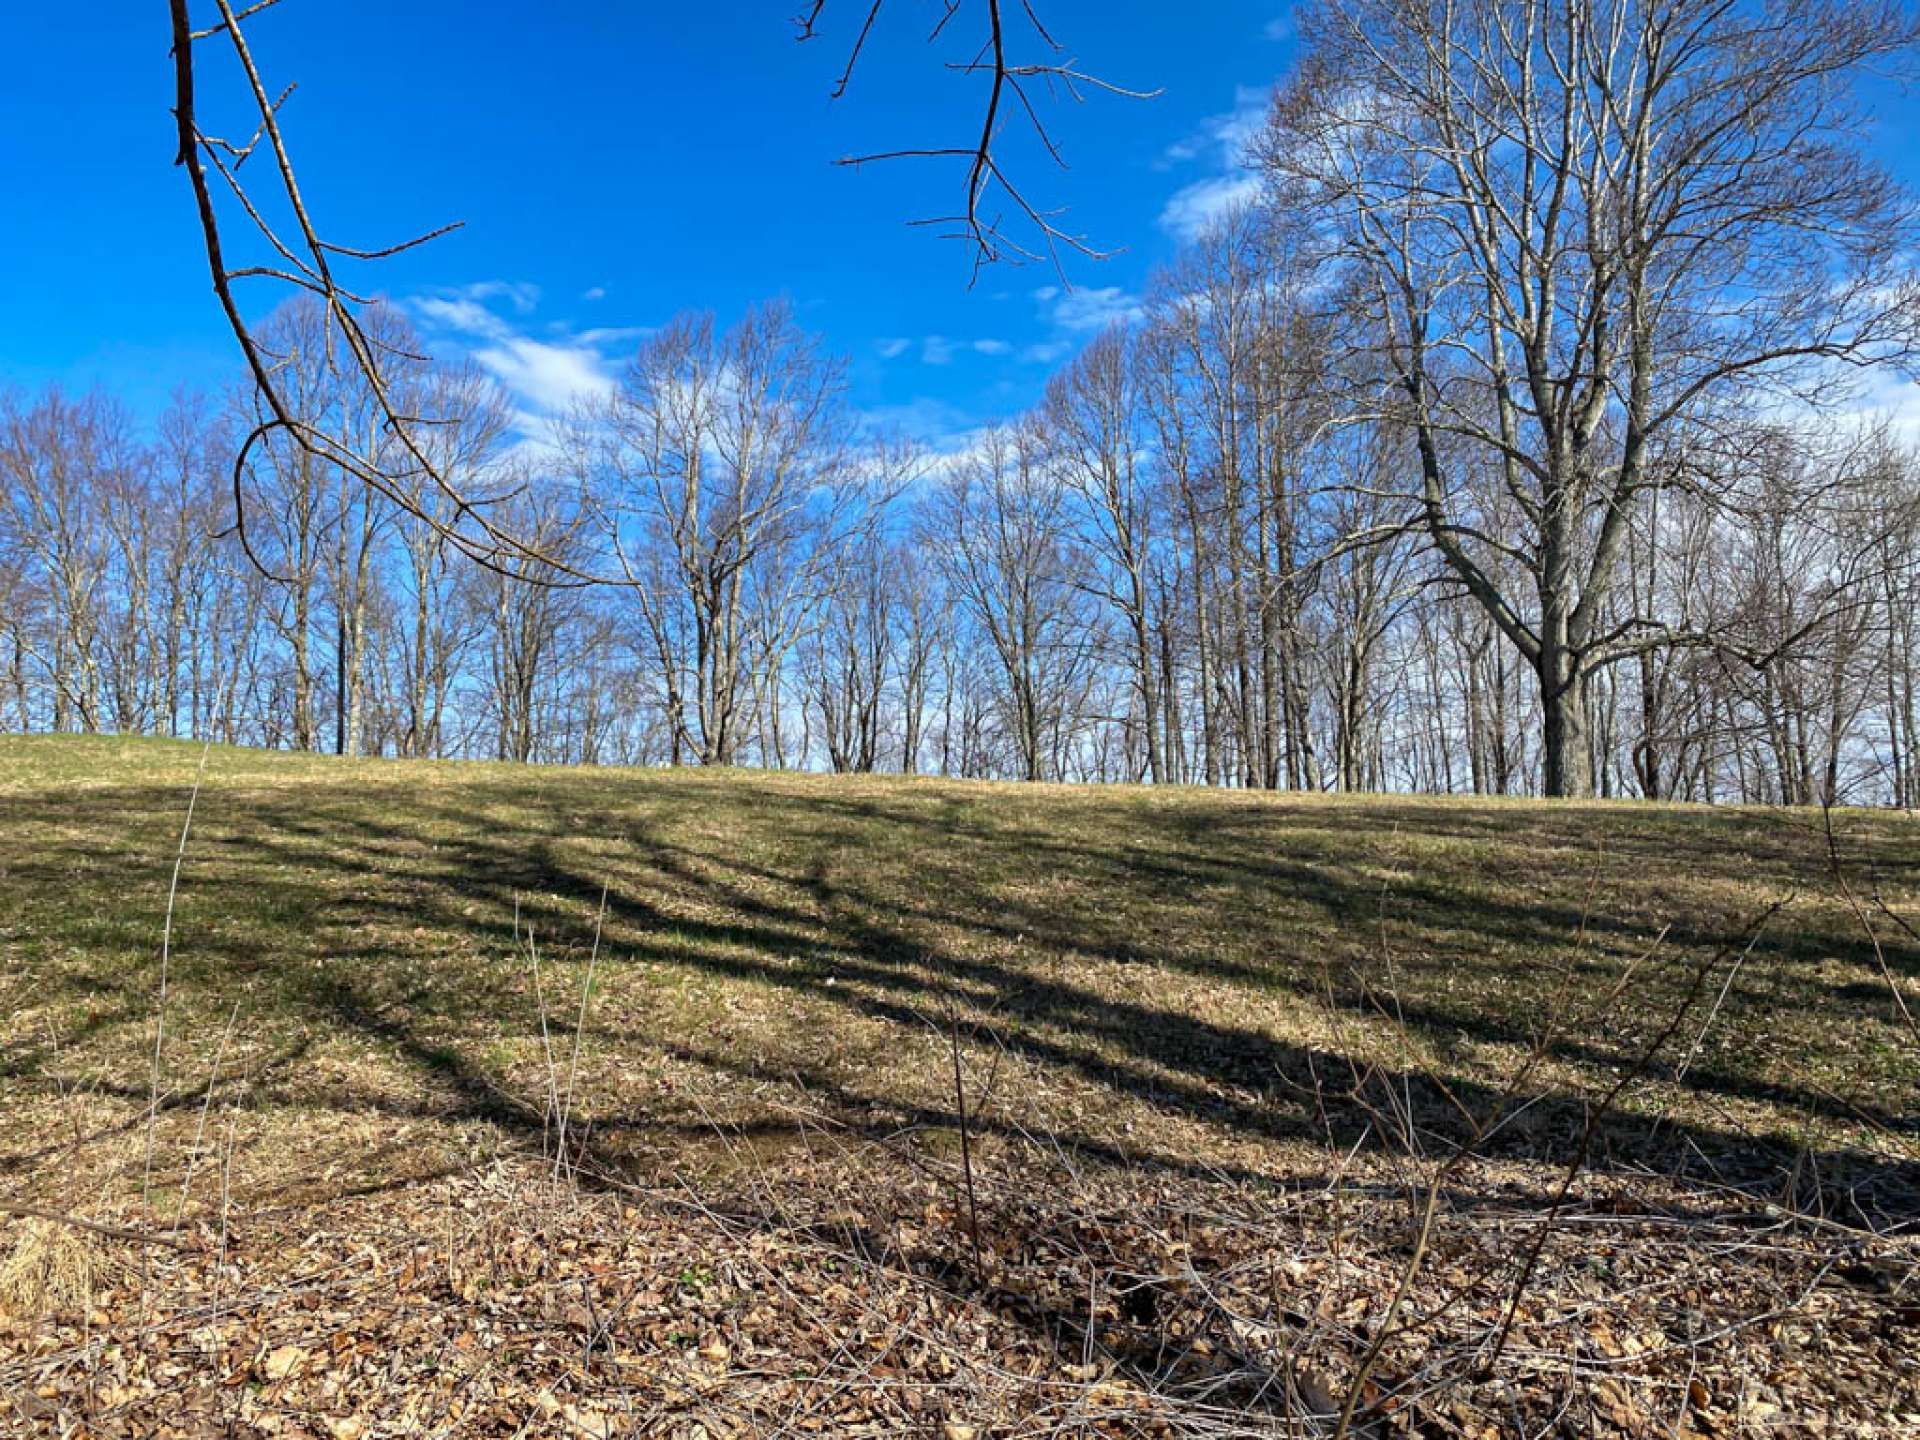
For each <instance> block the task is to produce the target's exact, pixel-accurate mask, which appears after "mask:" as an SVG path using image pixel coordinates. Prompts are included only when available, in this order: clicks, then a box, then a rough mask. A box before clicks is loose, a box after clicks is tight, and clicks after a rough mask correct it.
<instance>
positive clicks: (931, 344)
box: [880, 335, 1013, 365]
mask: <svg viewBox="0 0 1920 1440" xmlns="http://www.w3.org/2000/svg"><path fill="white" fill-rule="evenodd" d="M913 343H914V342H913V341H911V340H901V339H894V340H882V341H881V342H880V358H881V359H883V360H892V359H895V358H896V357H898V356H900V355H904V354H905V353H906V352H907V350H908V348H909V347H911V346H912V345H913ZM963 350H965V351H969V352H971V353H972V354H975V355H1011V354H1012V353H1013V345H1012V343H1011V342H1010V341H1006V340H999V339H995V338H994V337H992V336H988V337H987V338H986V339H983V340H955V339H954V338H953V337H952V336H949V335H927V336H923V337H922V338H921V340H920V363H921V364H922V365H951V364H952V363H953V359H954V356H956V355H958V354H959V353H960V352H961V351H963Z"/></svg>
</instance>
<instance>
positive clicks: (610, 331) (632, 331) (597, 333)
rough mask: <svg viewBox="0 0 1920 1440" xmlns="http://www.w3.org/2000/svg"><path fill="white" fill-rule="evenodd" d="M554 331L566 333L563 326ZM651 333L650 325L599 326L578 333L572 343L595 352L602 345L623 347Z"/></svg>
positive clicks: (652, 331)
mask: <svg viewBox="0 0 1920 1440" xmlns="http://www.w3.org/2000/svg"><path fill="white" fill-rule="evenodd" d="M554 329H555V330H556V331H558V332H560V333H563V334H564V333H565V331H566V327H565V326H555V327H554ZM653 333H654V327H653V326H651V325H600V326H596V327H595V328H593V329H591V330H582V331H580V332H579V333H578V334H577V335H574V336H573V342H574V344H576V345H586V346H589V347H591V348H593V349H596V350H597V349H599V348H600V347H601V346H603V345H625V344H628V343H629V342H631V341H634V340H643V339H645V338H646V337H647V336H649V335H651V334H653Z"/></svg>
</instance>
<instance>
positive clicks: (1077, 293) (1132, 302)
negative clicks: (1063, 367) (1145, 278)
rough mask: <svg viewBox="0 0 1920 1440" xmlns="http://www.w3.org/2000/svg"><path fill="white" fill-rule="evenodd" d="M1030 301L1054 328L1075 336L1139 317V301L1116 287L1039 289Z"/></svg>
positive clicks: (1049, 287)
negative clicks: (1033, 300)
mask: <svg viewBox="0 0 1920 1440" xmlns="http://www.w3.org/2000/svg"><path fill="white" fill-rule="evenodd" d="M1033 298H1034V299H1035V300H1038V301H1039V302H1040V304H1041V306H1042V307H1043V308H1044V309H1045V310H1046V311H1047V314H1048V316H1049V317H1050V318H1051V319H1052V321H1053V323H1054V324H1055V325H1057V326H1059V327H1060V329H1062V330H1065V331H1067V332H1069V333H1070V334H1076V335H1084V334H1087V333H1089V332H1091V331H1095V330H1104V329H1106V328H1107V327H1108V326H1109V325H1120V324H1125V323H1127V322H1128V321H1132V320H1137V319H1139V318H1140V313H1141V306H1140V297H1139V296H1138V295H1135V294H1133V293H1131V292H1130V291H1126V290H1122V289H1121V288H1120V287H1119V286H1118V285H1103V286H1098V287H1083V288H1081V289H1078V290H1065V291H1063V290H1061V289H1060V288H1059V287H1058V286H1055V285H1042V286H1041V287H1040V288H1039V289H1038V290H1036V291H1034V292H1033Z"/></svg>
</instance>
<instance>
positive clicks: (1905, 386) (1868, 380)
mask: <svg viewBox="0 0 1920 1440" xmlns="http://www.w3.org/2000/svg"><path fill="white" fill-rule="evenodd" d="M1855 408H1856V409H1857V410H1859V411H1860V412H1861V413H1863V414H1864V415H1866V416H1868V417H1869V418H1871V419H1872V420H1874V421H1876V422H1882V423H1884V424H1885V425H1886V427H1887V429H1888V430H1889V431H1891V432H1892V433H1893V436H1894V438H1895V439H1896V440H1898V441H1899V442H1900V443H1901V444H1903V445H1920V382H1916V381H1914V380H1912V379H1910V378H1909V377H1908V376H1905V375H1902V374H1901V373H1900V371H1899V370H1897V369H1895V368H1894V367H1893V366H1891V365H1877V366H1875V367H1874V368H1872V369H1871V370H1868V371H1867V372H1866V374H1865V375H1864V376H1863V377H1861V381H1860V385H1859V393H1858V397H1857V400H1856V404H1855Z"/></svg>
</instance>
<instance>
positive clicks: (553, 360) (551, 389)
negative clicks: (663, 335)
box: [405, 280, 649, 445]
mask: <svg viewBox="0 0 1920 1440" xmlns="http://www.w3.org/2000/svg"><path fill="white" fill-rule="evenodd" d="M539 300H540V289H539V287H538V286H536V285H530V284H525V283H520V282H508V281H503V280H484V281H481V282H480V283H478V284H474V285H464V286H459V287H456V288H452V289H447V290H443V291H441V292H439V293H438V294H434V295H420V296H415V297H414V298H412V299H410V300H408V301H406V302H405V303H406V306H407V308H408V309H409V310H411V311H412V312H413V314H414V315H415V316H416V317H417V318H418V319H419V320H420V322H421V324H422V325H423V326H424V327H425V329H426V331H427V333H428V335H429V337H431V338H434V339H435V340H436V341H437V342H438V344H439V346H440V347H442V348H446V349H453V350H457V351H460V352H463V353H465V354H467V355H468V356H470V358H471V359H472V360H473V362H474V363H475V364H476V365H478V366H479V367H480V368H481V369H482V370H484V371H485V372H486V373H487V375H489V376H490V377H491V378H492V379H493V381H494V383H495V384H496V385H498V386H499V387H500V389H501V390H502V391H504V392H505V394H506V396H507V398H508V400H509V402H510V403H511V405H512V407H513V412H514V428H515V429H516V430H518V431H519V432H520V434H521V436H522V437H523V439H524V440H525V441H526V442H527V443H530V444H534V445H538V444H540V443H543V441H542V439H541V437H543V436H545V435H546V434H547V432H548V431H549V430H550V428H551V422H552V421H553V420H554V419H555V418H557V417H560V416H564V415H565V414H566V413H567V412H568V411H569V410H571V409H572V408H573V407H574V406H575V405H576V404H577V403H578V402H580V401H582V400H591V399H597V398H602V397H604V396H606V395H608V394H611V393H612V391H613V388H614V379H613V374H612V367H611V364H610V362H609V360H608V358H607V353H606V352H607V350H608V349H609V348H611V347H616V346H621V345H625V344H629V343H631V342H632V341H634V340H636V339H638V338H639V337H640V336H642V335H645V334H647V333H649V332H648V331H647V330H646V329H645V328H644V327H639V326H613V325H603V326H598V327H595V328H593V329H588V330H581V331H577V332H576V331H574V330H572V329H571V328H570V327H569V326H568V325H566V324H565V323H563V322H555V323H552V324H549V325H546V326H543V327H541V332H542V333H541V336H540V337H539V338H536V336H534V335H531V334H528V333H527V323H526V320H525V319H524V317H527V316H530V315H531V314H532V313H533V311H534V310H535V309H536V308H537V307H538V305H539Z"/></svg>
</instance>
